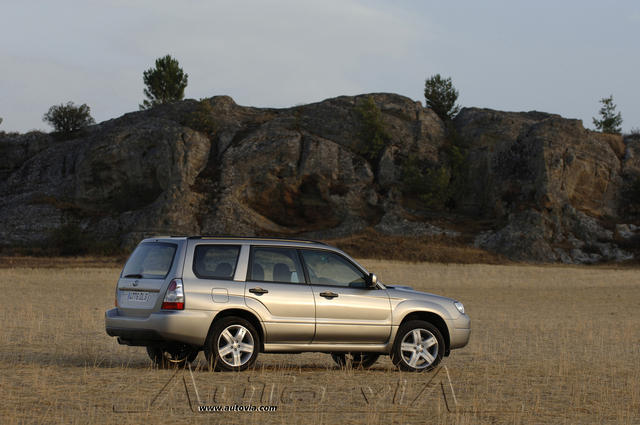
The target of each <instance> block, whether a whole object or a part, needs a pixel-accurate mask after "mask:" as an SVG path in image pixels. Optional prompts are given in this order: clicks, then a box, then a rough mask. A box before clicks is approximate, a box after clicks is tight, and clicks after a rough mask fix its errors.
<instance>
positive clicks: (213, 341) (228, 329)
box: [204, 316, 260, 372]
mask: <svg viewBox="0 0 640 425" xmlns="http://www.w3.org/2000/svg"><path fill="white" fill-rule="evenodd" d="M259 351H260V335H259V334H258V332H257V331H256V329H255V328H254V326H253V325H252V324H251V323H250V322H249V321H247V320H245V319H243V318H242V317H235V316H229V317H225V318H223V319H221V320H220V321H218V322H216V323H215V324H214V325H213V329H212V332H211V334H210V335H209V337H208V338H207V343H206V346H205V352H204V353H205V356H206V357H207V363H208V364H209V367H210V368H211V369H212V370H217V371H235V372H238V371H241V370H245V369H248V368H249V367H251V366H253V364H254V363H255V362H256V359H257V358H258V352H259Z"/></svg>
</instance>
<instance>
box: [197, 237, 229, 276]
mask: <svg viewBox="0 0 640 425" xmlns="http://www.w3.org/2000/svg"><path fill="white" fill-rule="evenodd" d="M239 254H240V246H239V245H197V246H196V249H195V254H194V256H193V273H195V275H196V276H198V277H199V278H201V279H223V280H231V279H233V276H234V275H235V272H236V265H237V264H238V255H239Z"/></svg>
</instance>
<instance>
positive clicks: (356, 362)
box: [331, 353, 380, 369]
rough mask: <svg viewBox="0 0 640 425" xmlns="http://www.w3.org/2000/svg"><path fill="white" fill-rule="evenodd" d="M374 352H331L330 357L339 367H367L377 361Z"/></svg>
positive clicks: (376, 355)
mask: <svg viewBox="0 0 640 425" xmlns="http://www.w3.org/2000/svg"><path fill="white" fill-rule="evenodd" d="M378 357H380V355H379V354H376V353H331V358H332V359H333V361H334V362H336V364H337V365H338V366H340V367H352V368H354V369H355V368H364V369H368V368H370V367H371V366H373V365H374V364H375V362H376V361H378Z"/></svg>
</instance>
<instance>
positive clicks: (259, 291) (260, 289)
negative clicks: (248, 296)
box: [249, 286, 269, 295]
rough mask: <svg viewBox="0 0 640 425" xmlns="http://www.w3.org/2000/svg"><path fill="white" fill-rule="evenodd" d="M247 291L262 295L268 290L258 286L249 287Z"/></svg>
mask: <svg viewBox="0 0 640 425" xmlns="http://www.w3.org/2000/svg"><path fill="white" fill-rule="evenodd" d="M249 292H251V293H252V294H256V295H262V294H266V293H268V292H269V291H267V290H266V289H262V288H260V287H259V286H258V287H257V288H251V289H249Z"/></svg>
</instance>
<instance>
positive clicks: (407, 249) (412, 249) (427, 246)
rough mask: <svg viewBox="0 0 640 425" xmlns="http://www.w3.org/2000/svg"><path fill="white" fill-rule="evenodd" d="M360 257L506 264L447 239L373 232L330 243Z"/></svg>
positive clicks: (365, 232) (366, 231)
mask: <svg viewBox="0 0 640 425" xmlns="http://www.w3.org/2000/svg"><path fill="white" fill-rule="evenodd" d="M327 242H328V243H329V244H331V245H334V246H336V247H338V248H340V249H342V250H343V251H345V252H348V253H349V254H350V255H353V256H354V257H358V258H373V259H391V260H400V261H413V262H433V263H458V264H507V263H510V261H509V260H508V259H506V258H505V257H503V256H501V255H499V254H495V253H492V252H489V251H485V250H483V249H480V248H475V247H474V246H472V245H469V244H468V243H465V242H464V241H462V240H457V239H453V238H449V237H446V236H442V235H440V236H431V237H428V238H425V237H420V238H418V237H410V236H391V235H384V234H382V233H378V232H376V231H374V230H372V229H366V230H365V231H364V232H362V233H360V234H357V235H353V236H347V237H344V238H339V239H332V240H328V241H327Z"/></svg>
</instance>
